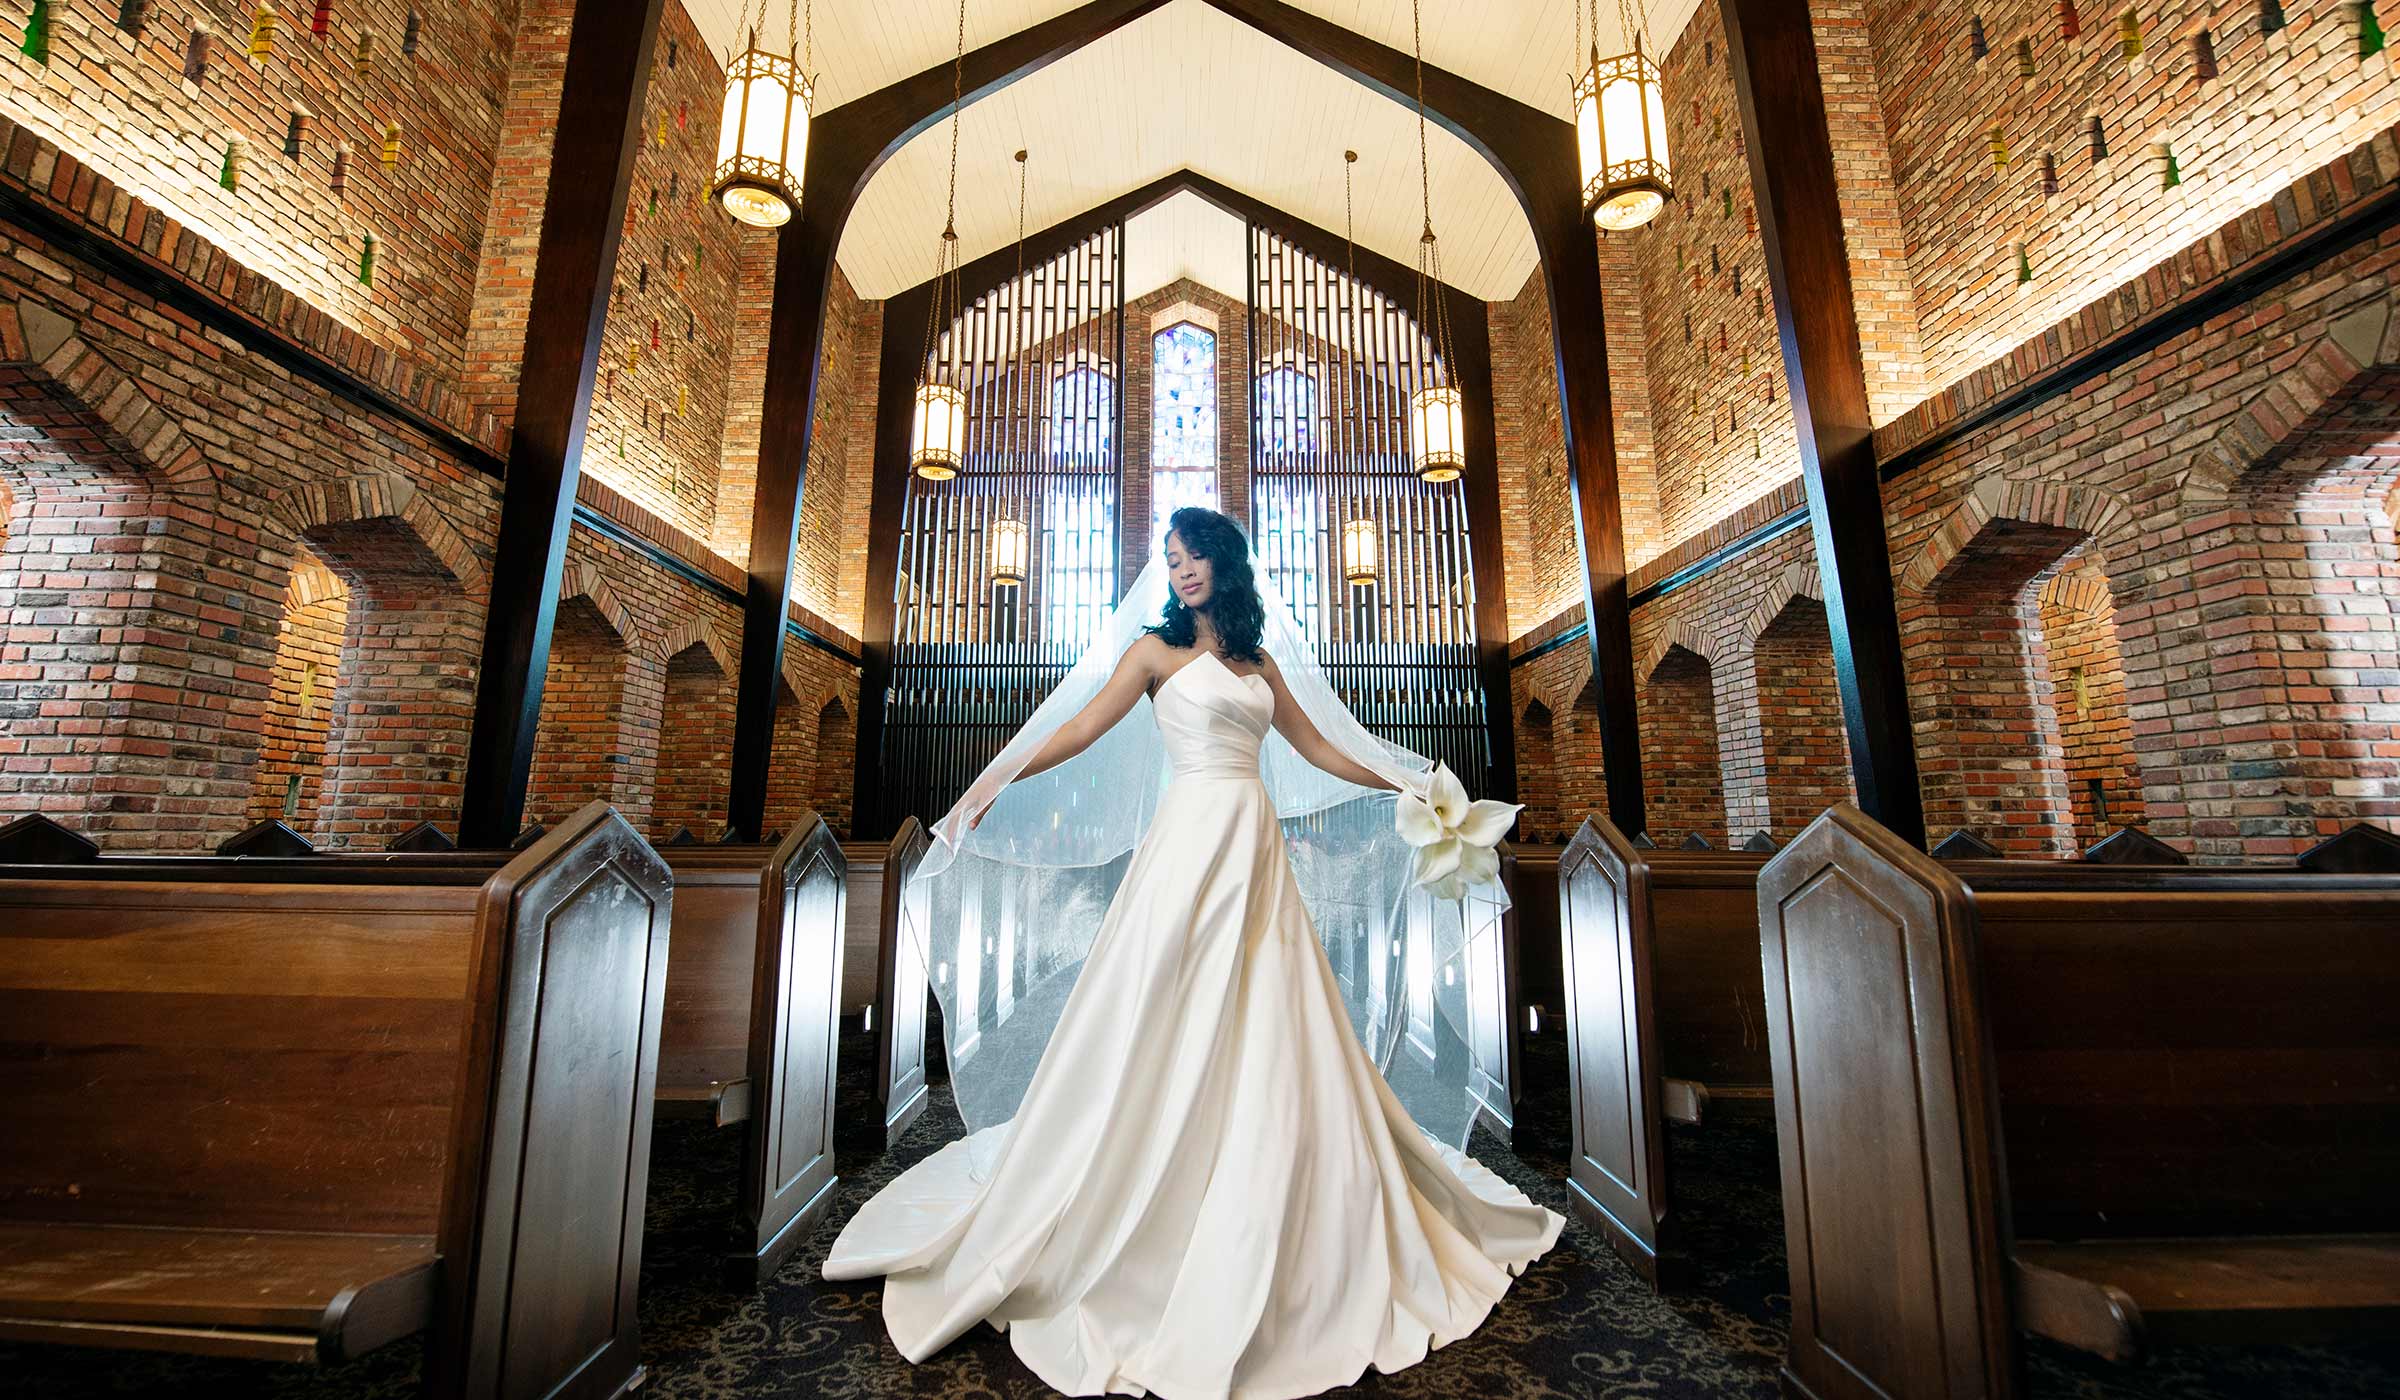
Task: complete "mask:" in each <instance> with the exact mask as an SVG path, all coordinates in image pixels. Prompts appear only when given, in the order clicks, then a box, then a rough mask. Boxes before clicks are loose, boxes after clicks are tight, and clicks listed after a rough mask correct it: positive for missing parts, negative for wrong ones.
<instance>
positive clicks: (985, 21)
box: [684, 0, 1699, 300]
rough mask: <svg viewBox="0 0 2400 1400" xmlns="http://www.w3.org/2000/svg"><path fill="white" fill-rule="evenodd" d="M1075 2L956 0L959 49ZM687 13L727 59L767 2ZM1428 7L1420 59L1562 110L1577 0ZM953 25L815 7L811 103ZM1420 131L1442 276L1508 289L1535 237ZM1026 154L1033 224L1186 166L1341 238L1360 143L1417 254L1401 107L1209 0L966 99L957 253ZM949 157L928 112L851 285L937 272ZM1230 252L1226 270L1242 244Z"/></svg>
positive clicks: (1373, 8) (868, 81) (864, 216)
mask: <svg viewBox="0 0 2400 1400" xmlns="http://www.w3.org/2000/svg"><path fill="white" fill-rule="evenodd" d="M1077 3H1078V0H968V4H967V39H966V41H967V46H968V47H969V48H975V47H978V46H980V45H983V44H988V43H991V42H992V41H993V40H995V39H998V38H1001V37H1002V36H1004V35H1006V34H1009V33H1013V32H1015V31H1017V30H1020V29H1023V28H1026V27H1027V26H1029V25H1033V24H1037V23H1039V22H1041V21H1043V20H1045V19H1049V18H1052V17H1054V16H1056V15H1059V14H1062V13H1065V12H1066V11H1068V10H1071V9H1074V8H1076V4H1077ZM1698 3H1699V0H1651V4H1650V11H1649V17H1648V24H1649V29H1650V38H1651V40H1652V43H1653V44H1654V46H1656V47H1658V48H1661V49H1663V48H1664V47H1665V46H1666V45H1667V44H1669V43H1671V42H1673V40H1674V37H1675V36H1676V35H1677V34H1679V33H1680V32H1681V31H1682V28H1683V25H1684V24H1685V22H1686V21H1688V20H1689V18H1690V16H1691V13H1692V11H1693V10H1694V9H1695V8H1697V5H1698ZM684 4H685V5H686V7H687V8H688V9H689V10H690V11H691V14H692V16H693V18H694V20H695V21H696V22H697V23H698V25H699V27H700V29H701V32H702V33H703V34H704V35H706V36H707V37H708V39H709V41H710V43H711V46H712V47H714V48H716V49H718V50H719V51H720V52H722V51H725V50H728V49H730V48H731V47H732V45H733V42H734V38H735V35H736V33H737V32H738V29H739V23H740V21H739V16H740V15H742V14H747V15H749V16H751V17H754V18H755V17H756V16H757V15H758V13H759V9H760V0H748V3H747V4H746V5H745V3H744V0H684ZM764 5H765V9H766V12H767V13H766V18H765V20H764V21H763V22H762V23H761V25H760V28H761V31H762V35H763V36H764V37H766V38H767V40H768V41H769V42H774V41H776V40H779V39H780V38H781V36H782V35H783V34H784V32H785V23H786V11H787V6H788V0H764ZM1424 6H1425V14H1424V23H1425V57H1426V61H1427V62H1428V63H1430V64H1432V65H1434V66H1436V67H1440V68H1446V69H1449V70H1451V71H1452V72H1456V73H1458V74H1460V75H1462V76H1464V77H1467V78H1469V79H1472V80H1473V81H1475V82H1478V83H1481V84H1482V85H1484V86H1486V87H1489V88H1492V89H1494V90H1496V91H1499V92H1502V93H1505V94H1507V95H1509V96H1511V97H1514V98H1516V99H1518V100H1519V101H1522V102H1525V103H1527V104H1529V105H1531V106H1535V107H1538V108H1540V109H1542V110H1544V111H1548V112H1553V113H1556V114H1558V115H1559V116H1561V117H1563V116H1565V115H1566V112H1567V90H1568V89H1567V84H1568V78H1567V74H1568V70H1569V67H1570V62H1571V59H1570V55H1571V53H1572V50H1573V48H1574V32H1575V30H1574V25H1575V18H1574V17H1575V9H1574V6H1573V5H1572V4H1571V3H1570V0H1424ZM1299 8H1302V9H1305V10H1309V11H1311V12H1313V13H1315V14H1317V15H1319V16H1321V17H1323V18H1325V19H1328V20H1331V21H1333V22H1334V23H1336V24H1341V25H1344V26H1347V27H1349V28H1351V29H1354V30H1357V31H1358V32H1360V33H1362V34H1365V35H1367V36H1368V37H1370V38H1373V39H1375V40H1377V41H1378V42H1381V43H1384V44H1387V45H1389V46H1391V47H1393V48H1396V49H1399V50H1401V51H1403V52H1405V51H1407V49H1408V48H1409V43H1410V35H1409V24H1410V13H1409V11H1410V5H1409V0H1299ZM1637 8H1638V5H1637ZM1601 9H1602V11H1603V15H1602V21H1603V24H1604V27H1605V32H1606V34H1607V35H1608V39H1607V40H1606V41H1605V42H1604V44H1603V47H1604V48H1605V47H1607V45H1608V43H1613V42H1615V35H1616V29H1617V24H1616V18H1615V16H1616V5H1615V3H1614V0H1608V3H1604V4H1602V6H1601ZM957 23H958V11H957V9H956V7H955V6H954V5H952V4H951V3H949V0H817V3H816V6H815V16H814V33H815V56H816V67H817V69H818V74H819V76H818V80H817V110H819V111H824V110H826V109H827V108H829V107H832V106H836V105H839V104H840V103H843V102H846V101H849V100H850V99H852V98H855V97H858V96H861V95H863V94H865V93H868V92H872V91H874V90H875V89H877V88H879V87H882V86H884V85H886V84H889V83H892V82H896V81H898V80H899V79H901V78H904V77H907V76H910V75H911V74H914V73H918V72H921V71H923V70H925V69H927V68H931V67H934V66H936V65H938V64H941V63H943V62H944V61H946V60H947V59H948V58H949V57H950V54H951V47H952V43H953V40H954V38H955V36H956V34H957ZM1430 144H1431V148H1432V162H1431V163H1432V170H1433V200H1434V208H1433V215H1434V226H1435V228H1436V229H1437V230H1438V231H1439V232H1440V234H1441V236H1442V252H1443V262H1444V271H1445V273H1446V274H1447V276H1448V280H1449V281H1450V282H1452V283H1453V284H1454V285H1456V286H1458V287H1461V288H1463V289H1465V290H1466V291H1468V292H1471V293H1473V294H1474V295H1476V296H1480V297H1485V298H1487V299H1495V300H1497V299H1505V298H1508V297H1511V296H1514V295H1515V294H1516V292H1517V291H1518V289H1519V288H1520V287H1522V286H1523V285H1524V281H1525V277H1526V275H1527V274H1528V273H1530V272H1531V271H1532V269H1533V266H1534V264H1535V261H1536V255H1535V251H1534V246H1533V235H1532V230H1531V229H1530V228H1529V227H1528V226H1527V225H1526V223H1525V219H1524V216H1523V214H1522V212H1521V211H1520V210H1519V208H1518V206H1517V203H1516V199H1515V197H1514V196H1513V195H1512V194H1510V193H1509V191H1508V189H1507V187H1506V185H1505V184H1503V183H1502V181H1501V180H1500V177H1499V175H1498V174H1497V173H1496V172H1495V171H1493V170H1492V168H1491V166H1490V165H1489V163H1487V162H1486V161H1484V159H1483V158H1482V157H1481V156H1479V155H1477V154H1476V153H1475V152H1474V151H1472V150H1471V149H1469V148H1468V147H1467V146H1466V145H1465V144H1464V143H1463V142H1460V141H1459V140H1457V139H1456V138H1455V137H1452V136H1449V135H1448V134H1446V133H1445V132H1443V131H1442V129H1441V128H1440V127H1439V126H1436V127H1434V128H1433V131H1432V138H1431V143H1430ZM1020 148H1023V149H1026V150H1029V151H1031V152H1032V165H1031V169H1030V172H1029V173H1030V176H1031V179H1030V182H1029V183H1030V187H1031V188H1030V198H1029V205H1030V209H1029V213H1028V215H1027V225H1028V227H1030V228H1034V229H1039V228H1042V227H1045V226H1047V225H1049V224H1052V223H1055V222H1057V221H1059V220H1061V219H1064V218H1067V217H1070V216H1072V215H1074V214H1076V213H1078V212H1080V211H1082V210H1084V209H1088V208H1090V207H1092V206H1094V205H1096V204H1100V203H1104V202H1105V201H1107V200H1109V199H1111V198H1114V197H1115V196H1117V195H1119V194H1122V193H1124V192H1125V191H1127V190H1129V189H1133V188H1136V187H1138V186H1140V185H1143V184H1146V183H1148V182H1149V181H1151V180H1154V179H1157V178H1159V177H1161V176H1164V175H1169V174H1172V173H1174V172H1175V171H1177V170H1181V169H1186V168H1188V169H1191V170H1195V171H1198V172H1199V173H1201V174H1203V175H1207V176H1209V177H1211V178H1213V179H1216V180H1219V181H1222V182H1223V183H1225V184H1226V185H1229V186H1231V187H1233V188H1234V189H1237V190H1240V191H1242V192H1243V193H1245V194H1248V195H1251V196H1252V197H1254V198H1257V199H1259V200H1261V201H1263V202H1265V203H1268V204H1271V205H1274V206H1275V207H1277V208H1280V209H1283V210H1285V211H1287V212H1289V213H1292V214H1294V215H1297V216H1298V217H1300V218H1303V219H1307V220H1309V221H1311V222H1313V223H1316V224H1319V225H1322V226H1323V227H1325V228H1328V229H1332V230H1334V231H1336V232H1339V231H1340V230H1341V228H1342V226H1343V212H1342V154H1341V153H1342V151H1343V150H1344V149H1345V148H1350V149H1355V150H1357V151H1358V152H1359V157H1360V159H1359V162H1358V165H1357V167H1356V168H1355V170H1354V172H1353V174H1354V177H1355V180H1356V191H1357V200H1356V207H1357V228H1358V239H1359V242H1360V243H1361V244H1362V245H1363V246H1366V247H1369V248H1373V249H1374V250H1376V251H1377V252H1380V253H1382V254H1384V255H1385V256H1387V257H1390V258H1393V259H1394V260H1396V261H1398V262H1400V263H1402V264H1403V265H1414V263H1415V262H1416V252H1417V234H1418V231H1419V228H1420V226H1421V223H1422V218H1421V215H1420V213H1419V199H1418V190H1417V133H1416V117H1415V114H1414V112H1413V111H1412V110H1411V109H1410V108H1409V107H1407V106H1405V105H1402V104H1400V103H1395V102H1393V101H1391V100H1390V99H1387V98H1384V97H1381V96H1378V95H1377V94H1375V93H1372V92H1369V91H1368V90H1367V89H1366V88H1364V87H1362V86H1360V85H1359V84H1357V83H1354V82H1352V81H1350V80H1349V79H1347V78H1345V77H1343V76H1342V75H1340V74H1338V73H1335V72H1334V71H1332V70H1331V69H1329V68H1326V67H1325V66H1323V65H1322V64H1319V63H1316V62H1315V61H1313V60H1311V59H1308V58H1305V57H1303V56H1302V55H1300V54H1298V53H1296V52H1294V51H1292V50H1290V49H1287V48H1285V47H1283V46H1282V45H1280V44H1277V43H1275V42H1274V41H1273V40H1270V39H1268V38H1266V37H1265V36H1264V35H1261V34H1260V33H1259V32H1258V31H1256V30H1254V29H1252V28H1250V27H1249V26H1248V25H1245V24H1242V23H1241V22H1240V21H1238V20H1235V19H1232V18H1230V17H1228V16H1226V15H1225V14H1223V13H1222V12H1221V11H1218V10H1216V9H1214V8H1212V7H1211V6H1209V5H1207V4H1206V3H1204V0H1172V3H1170V4H1168V5H1166V6H1164V7H1163V8H1161V9H1159V10H1157V11H1154V12H1152V13H1151V14H1149V15H1146V16H1144V17H1143V18H1141V19H1139V20H1137V21H1135V22H1134V23H1132V24H1130V25H1127V26H1126V27H1124V28H1122V29H1120V30H1118V31H1116V32H1115V33H1114V34H1111V35H1109V36H1107V37H1106V38H1103V39H1101V40H1100V41H1098V42H1097V43H1094V44H1092V45H1089V46H1087V47H1085V48H1084V49H1081V50H1079V51H1077V52H1076V53H1074V54H1071V55H1069V56H1067V57H1065V58H1062V59H1061V60H1059V61H1058V62H1056V63H1054V64H1051V65H1050V66H1049V67H1047V68H1044V69H1042V70H1041V71H1039V72H1037V73H1035V74H1033V75H1032V76H1030V77H1028V78H1025V79H1023V80H1021V81H1019V82H1017V83H1014V84H1012V85H1010V86H1009V87H1007V88H1004V89H1002V90H1001V91H1000V92H998V93H997V94H995V95H993V96H992V97H989V98H986V99H985V100H983V101H981V102H978V103H974V104H971V105H970V106H969V107H968V108H967V110H966V113H965V117H964V121H963V122H962V124H961V128H960V145H959V213H958V228H959V236H960V238H961V240H962V242H963V244H964V253H965V256H966V257H968V258H970V259H972V258H975V257H979V256H981V255H982V254H984V253H987V252H990V251H992V250H993V249H995V248H1000V247H1005V246H1007V244H1008V243H1009V242H1010V241H1012V240H1013V239H1014V237H1015V235H1016V227H1017V208H1016V203H1017V188H1016V178H1015V177H1016V173H1017V171H1016V166H1015V163H1014V162H1013V160H1012V159H1011V157H1012V155H1013V154H1014V153H1015V152H1016V151H1017V150H1018V149H1020ZM948 163H949V129H948V127H947V125H946V124H944V125H937V126H935V127H934V128H932V129H931V130H929V131H927V132H926V133H924V134H923V135H921V136H919V137H918V138H917V139H916V140H914V141H912V142H910V143H909V144H908V145H907V146H905V147H903V148H902V149H901V150H900V151H899V152H897V153H896V154H895V155H894V156H893V157H892V159H891V160H890V161H889V162H888V163H886V165H885V166H884V167H883V169H882V170H880V171H878V172H877V174H876V175H875V177H874V178H873V179H872V180H871V181H870V182H869V183H868V186H867V189H866V191H865V193H864V194H863V195H862V197H861V199H860V201H859V205H858V208H857V209H856V210H855V211H854V212H853V214H852V216H851V219H850V222H849V225H848V227H847V228H846V229H845V230H844V235H843V238H842V243H841V247H840V249H839V252H838V254H837V257H838V259H839V261H840V263H841V266H842V270H843V272H844V273H845V274H846V275H847V276H848V277H849V279H850V282H851V285H852V286H853V287H855V288H856V289H857V290H858V292H859V294H860V295H862V296H866V297H883V296H888V295H890V294H891V293H893V292H896V291H899V290H901V289H902V288H904V287H908V286H911V285H913V284H915V283H917V282H920V281H923V280H924V279H925V277H926V276H927V275H928V274H929V273H930V272H931V270H932V266H933V258H934V252H935V245H936V238H937V236H938V235H939V233H940V232H941V223H942V208H943V197H944V196H943V190H944V184H945V179H946V175H947V168H948ZM1174 207H1175V208H1177V209H1180V210H1183V211H1184V212H1186V213H1188V214H1189V215H1191V217H1192V219H1194V220H1196V221H1199V222H1194V223H1192V224H1190V225H1189V226H1188V227H1187V226H1183V225H1180V224H1177V223H1174V222H1172V221H1163V220H1160V219H1157V218H1153V219H1152V220H1150V221H1148V223H1149V226H1150V227H1151V228H1152V229H1153V230H1156V231H1157V233H1158V234H1160V235H1162V236H1166V237H1169V238H1173V239H1178V240H1182V241H1183V242H1184V243H1186V244H1191V242H1192V240H1196V239H1202V238H1205V237H1206V236H1207V229H1208V228H1210V227H1213V223H1214V220H1212V219H1211V217H1210V216H1212V215H1215V214H1216V211H1214V210H1213V209H1212V208H1210V206H1208V205H1206V203H1205V202H1204V201H1199V200H1192V201H1189V202H1185V201H1175V202H1174ZM1202 211H1206V212H1205V213H1203V212H1202ZM1218 217H1220V218H1221V216H1218ZM1194 246H1196V245H1194ZM1133 252H1134V250H1133V249H1132V248H1131V247H1130V245H1129V247H1128V253H1129V256H1130V255H1132V254H1133ZM1235 256H1236V258H1237V263H1236V266H1237V267H1238V256H1239V254H1238V250H1237V252H1236V255H1235ZM1195 275H1197V274H1195ZM1211 280H1212V282H1213V280H1214V279H1213V278H1212V279H1211Z"/></svg>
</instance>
